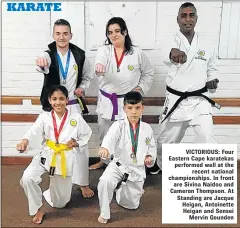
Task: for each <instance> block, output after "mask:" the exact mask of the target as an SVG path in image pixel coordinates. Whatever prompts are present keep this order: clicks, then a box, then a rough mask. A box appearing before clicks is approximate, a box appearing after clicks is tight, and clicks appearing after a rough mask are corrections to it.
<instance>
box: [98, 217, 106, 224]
mask: <svg viewBox="0 0 240 228" xmlns="http://www.w3.org/2000/svg"><path fill="white" fill-rule="evenodd" d="M98 222H99V223H102V224H107V222H108V219H104V218H103V217H101V216H100V215H99V217H98Z"/></svg>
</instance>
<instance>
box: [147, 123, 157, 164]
mask: <svg viewBox="0 0 240 228" xmlns="http://www.w3.org/2000/svg"><path fill="white" fill-rule="evenodd" d="M146 155H150V156H152V159H153V163H152V164H151V165H150V166H147V167H148V168H151V167H153V166H154V163H155V161H156V158H157V147H156V142H155V139H154V135H153V130H152V128H151V137H150V142H149V145H148V151H147V154H146Z"/></svg>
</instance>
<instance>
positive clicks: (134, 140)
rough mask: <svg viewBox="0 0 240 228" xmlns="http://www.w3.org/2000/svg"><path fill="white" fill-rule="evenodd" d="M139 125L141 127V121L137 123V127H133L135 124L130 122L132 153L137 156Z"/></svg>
mask: <svg viewBox="0 0 240 228" xmlns="http://www.w3.org/2000/svg"><path fill="white" fill-rule="evenodd" d="M139 127H140V122H138V123H137V125H136V128H135V129H133V126H132V125H131V124H130V135H131V141H132V153H134V155H135V156H136V153H137V146H138V135H139ZM134 130H136V131H135V133H134Z"/></svg>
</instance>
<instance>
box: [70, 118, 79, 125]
mask: <svg viewBox="0 0 240 228" xmlns="http://www.w3.org/2000/svg"><path fill="white" fill-rule="evenodd" d="M70 125H71V126H73V127H75V126H77V121H76V120H74V119H72V120H70Z"/></svg>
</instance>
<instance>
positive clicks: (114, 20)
mask: <svg viewBox="0 0 240 228" xmlns="http://www.w3.org/2000/svg"><path fill="white" fill-rule="evenodd" d="M113 24H118V25H119V27H120V29H121V34H122V35H124V32H127V35H126V36H125V43H124V46H125V49H126V51H125V53H126V54H128V53H129V54H130V55H131V54H132V53H133V48H132V47H133V44H132V40H131V38H130V36H129V33H128V28H127V25H126V22H125V21H124V20H123V19H122V18H121V17H113V18H111V19H110V20H109V21H108V23H107V25H106V37H107V39H106V41H105V44H106V45H110V44H112V43H111V41H110V39H109V38H108V28H109V26H110V25H113Z"/></svg>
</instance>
